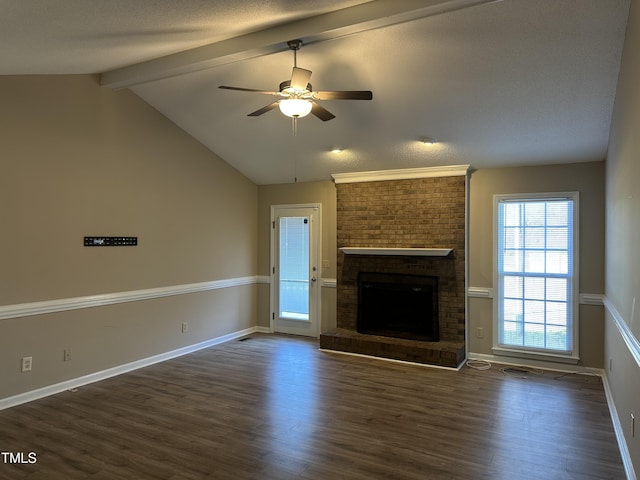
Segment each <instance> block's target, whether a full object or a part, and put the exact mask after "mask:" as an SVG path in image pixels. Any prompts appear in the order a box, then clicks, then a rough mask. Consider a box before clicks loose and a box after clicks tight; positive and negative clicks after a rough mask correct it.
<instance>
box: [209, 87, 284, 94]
mask: <svg viewBox="0 0 640 480" xmlns="http://www.w3.org/2000/svg"><path fill="white" fill-rule="evenodd" d="M218 88H223V89H225V90H237V91H239V92H252V93H264V94H266V95H278V92H270V91H268V90H256V89H254V88H241V87H228V86H227V85H220V86H219V87H218Z"/></svg>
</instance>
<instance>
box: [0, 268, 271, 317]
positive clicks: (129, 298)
mask: <svg viewBox="0 0 640 480" xmlns="http://www.w3.org/2000/svg"><path fill="white" fill-rule="evenodd" d="M260 279H261V277H258V276H255V275H254V276H249V277H239V278H229V279H225V280H213V281H209V282H200V283H190V284H185V285H173V286H169V287H158V288H148V289H144V290H132V291H128V292H117V293H105V294H101V295H89V296H85V297H74V298H62V299H58V300H47V301H43V302H31V303H20V304H15V305H3V306H0V320H7V319H9V318H18V317H29V316H32V315H44V314H48V313H55V312H64V311H67V310H78V309H81V308H90V307H101V306H104V305H114V304H117V303H126V302H137V301H139V300H149V299H152V298H161V297H170V296H173V295H184V294H187V293H196V292H205V291H207V290H217V289H220V288H229V287H238V286H242V285H253V284H256V283H258V282H259V280H260ZM267 283H268V282H267Z"/></svg>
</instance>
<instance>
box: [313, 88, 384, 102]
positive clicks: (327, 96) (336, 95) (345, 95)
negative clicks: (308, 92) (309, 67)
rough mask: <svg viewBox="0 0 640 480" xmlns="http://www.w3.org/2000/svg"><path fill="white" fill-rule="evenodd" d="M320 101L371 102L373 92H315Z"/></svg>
mask: <svg viewBox="0 0 640 480" xmlns="http://www.w3.org/2000/svg"><path fill="white" fill-rule="evenodd" d="M313 96H314V97H315V98H317V99H318V100H371V99H372V98H373V92H371V91H370V90H343V91H334V92H314V94H313Z"/></svg>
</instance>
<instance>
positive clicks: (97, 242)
mask: <svg viewBox="0 0 640 480" xmlns="http://www.w3.org/2000/svg"><path fill="white" fill-rule="evenodd" d="M136 245H138V237H84V246H85V247H135V246H136Z"/></svg>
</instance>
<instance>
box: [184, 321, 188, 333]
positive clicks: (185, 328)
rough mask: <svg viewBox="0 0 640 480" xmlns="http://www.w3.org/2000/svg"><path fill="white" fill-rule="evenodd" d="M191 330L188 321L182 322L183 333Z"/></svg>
mask: <svg viewBox="0 0 640 480" xmlns="http://www.w3.org/2000/svg"><path fill="white" fill-rule="evenodd" d="M188 331H189V324H188V323H187V322H182V333H187V332H188Z"/></svg>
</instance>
